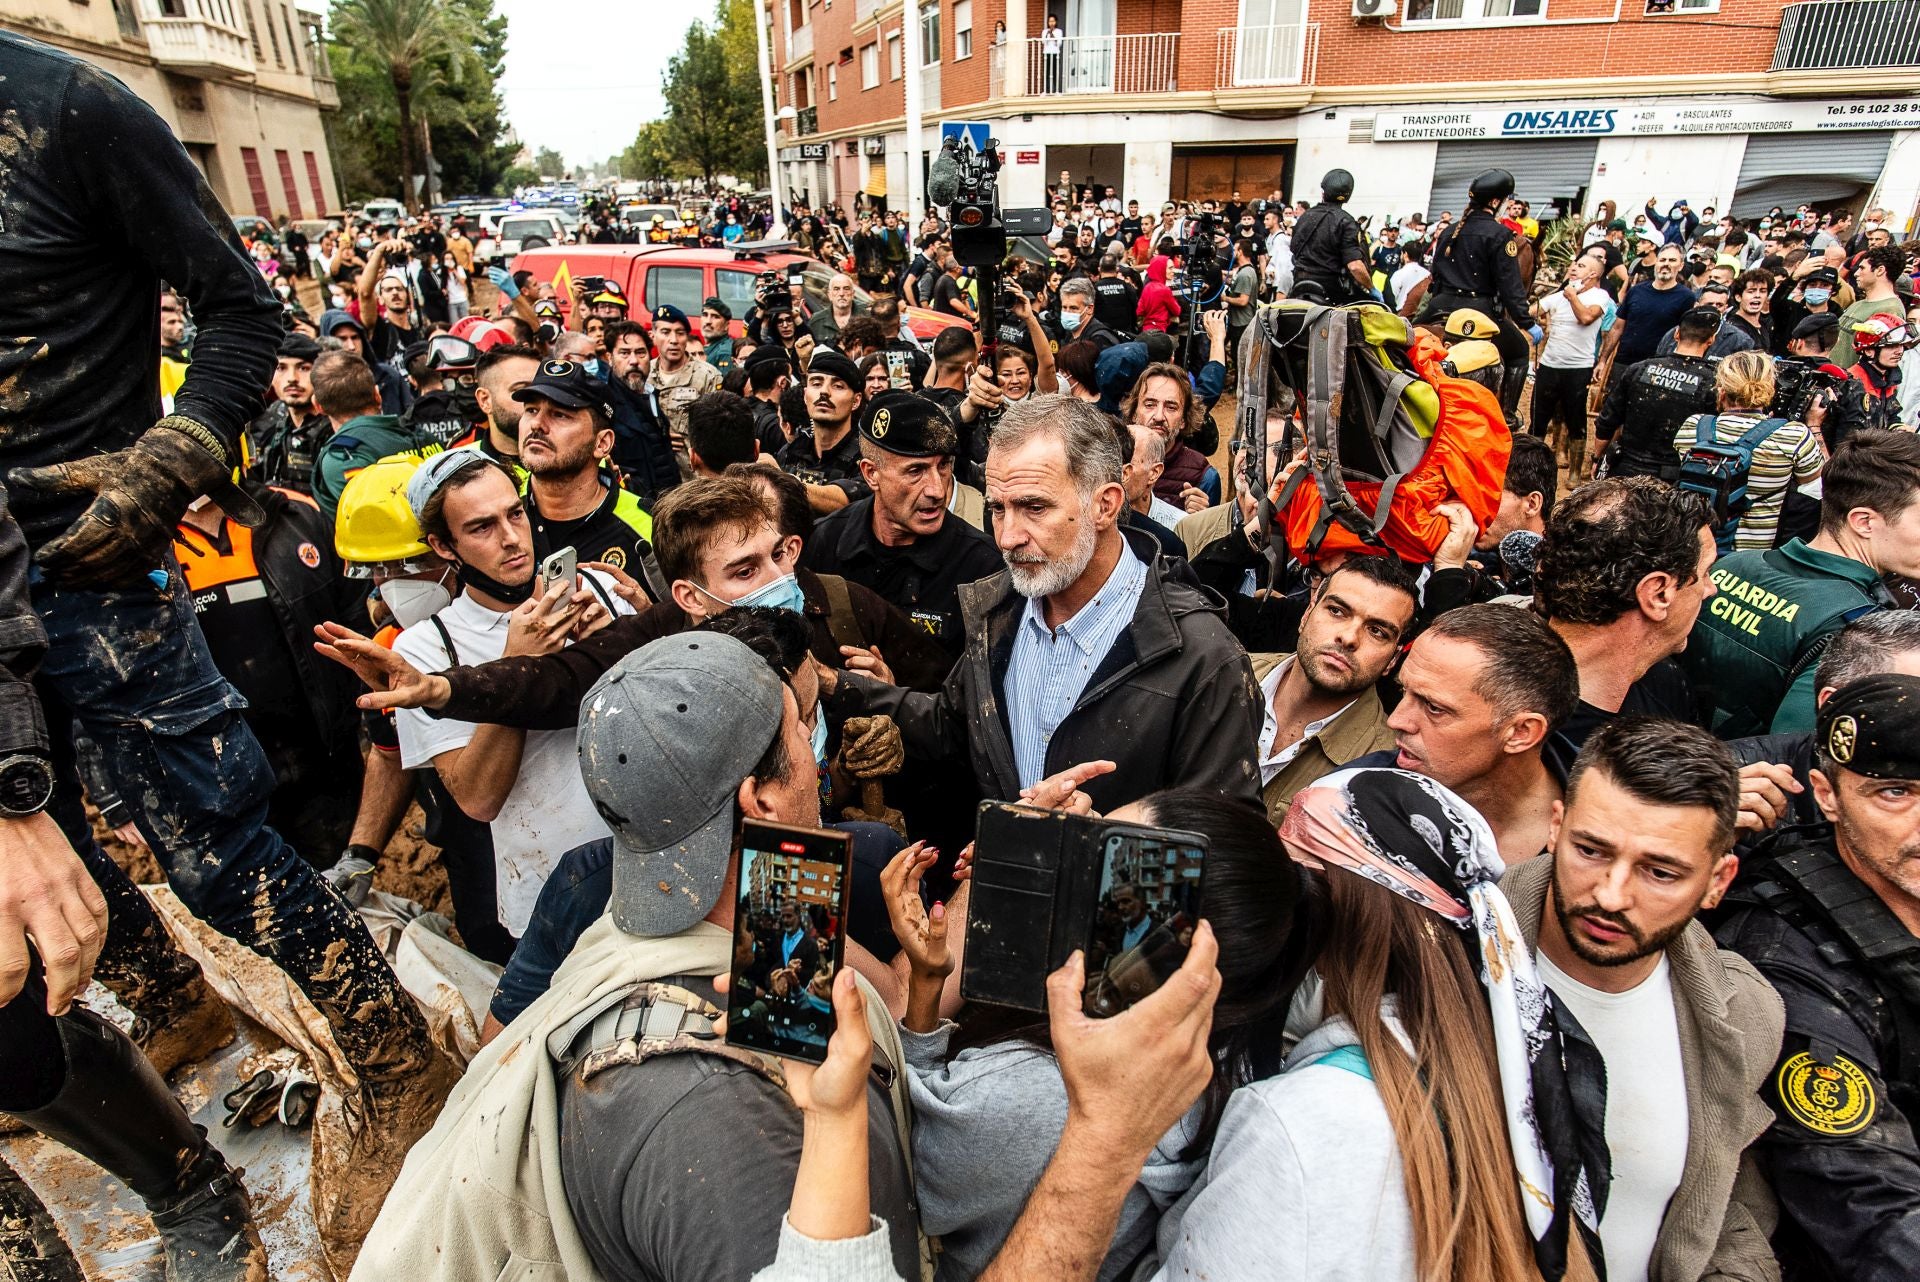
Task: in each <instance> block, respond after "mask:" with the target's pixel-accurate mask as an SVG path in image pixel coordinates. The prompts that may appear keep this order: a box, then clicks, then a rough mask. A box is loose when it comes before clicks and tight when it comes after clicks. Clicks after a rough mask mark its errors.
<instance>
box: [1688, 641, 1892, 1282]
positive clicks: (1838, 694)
mask: <svg viewBox="0 0 1920 1282" xmlns="http://www.w3.org/2000/svg"><path fill="white" fill-rule="evenodd" d="M1811 781H1812V784H1813V795H1814V800H1815V801H1816V802H1817V803H1818V805H1819V807H1820V809H1821V811H1822V812H1823V813H1824V814H1825V815H1826V816H1827V818H1828V819H1830V820H1831V821H1832V823H1833V828H1832V830H1831V831H1830V832H1829V831H1827V830H1825V829H1815V828H1808V829H1801V830H1791V829H1790V830H1787V831H1786V832H1783V833H1782V834H1780V835H1779V836H1777V837H1776V838H1774V839H1773V841H1771V842H1769V843H1768V844H1767V845H1765V846H1763V847H1761V850H1760V852H1759V853H1758V855H1757V857H1756V859H1755V861H1754V862H1753V864H1752V866H1751V868H1750V869H1746V870H1743V872H1742V875H1741V878H1740V881H1739V882H1738V883H1736V885H1735V888H1734V891H1733V894H1732V895H1731V896H1729V898H1728V909H1729V911H1728V915H1727V916H1726V917H1725V918H1724V919H1723V920H1722V921H1721V922H1720V923H1719V925H1718V927H1717V929H1716V930H1715V932H1714V934H1715V936H1716V938H1717V939H1718V941H1719V943H1720V945H1721V946H1722V947H1723V948H1727V949H1731V950H1733V951H1735V952H1738V953H1740V954H1741V955H1742V956H1744V957H1746V958H1747V959H1748V960H1749V961H1751V962H1752V963H1753V964H1754V966H1756V967H1757V968H1758V969H1759V971H1760V973H1761V974H1762V975H1763V976H1765V977H1766V979H1767V980H1768V981H1769V982H1770V983H1772V985H1773V986H1774V988H1776V989H1777V990H1779V993H1780V996H1781V998H1782V999H1783V1000H1784V1001H1785V1003H1786V1008H1787V1028H1786V1038H1785V1041H1784V1043H1783V1045H1782V1046H1781V1050H1780V1060H1779V1063H1778V1064H1777V1065H1776V1066H1775V1068H1774V1071H1773V1074H1772V1076H1771V1077H1770V1079H1769V1080H1768V1083H1767V1086H1766V1088H1765V1089H1764V1091H1763V1094H1764V1095H1765V1096H1766V1099H1767V1102H1768V1103H1769V1104H1771V1105H1772V1106H1773V1110H1774V1114H1775V1121H1774V1124H1773V1125H1772V1126H1771V1127H1770V1128H1769V1129H1768V1130H1767V1132H1766V1134H1764V1135H1763V1136H1761V1137H1760V1139H1759V1140H1758V1141H1756V1142H1755V1144H1754V1146H1753V1150H1752V1151H1753V1152H1754V1153H1755V1154H1756V1156H1757V1159H1758V1162H1759V1165H1760V1169H1761V1173H1762V1174H1764V1175H1765V1176H1766V1177H1767V1179H1768V1182H1769V1183H1770V1184H1771V1185H1772V1186H1773V1190H1774V1194H1775V1196H1776V1197H1777V1198H1778V1200H1779V1205H1780V1220H1779V1226H1778V1227H1777V1228H1776V1229H1775V1231H1774V1237H1773V1247H1774V1252H1775V1254H1776V1255H1777V1256H1778V1257H1779V1259H1780V1265H1781V1274H1782V1276H1783V1277H1784V1278H1786V1279H1789V1280H1790V1282H1840V1280H1841V1279H1845V1280H1846V1282H1893V1279H1896V1278H1898V1279H1903V1280H1904V1279H1910V1278H1912V1277H1913V1274H1914V1261H1915V1260H1920V1145H1916V1143H1915V1140H1914V1119H1915V1117H1916V1115H1917V1114H1916V1109H1917V1108H1920V934H1917V933H1916V932H1920V868H1916V866H1915V862H1916V861H1915V854H1916V852H1917V851H1920V678H1916V677H1907V676H1897V675H1879V676H1871V677H1864V678H1862V679H1861V680H1859V681H1855V682H1853V683H1851V684H1849V685H1846V686H1842V687H1841V688H1840V689H1839V690H1836V691H1835V692H1834V693H1833V695H1832V696H1831V697H1830V698H1829V699H1828V700H1827V702H1826V704H1825V705H1824V706H1823V707H1822V708H1821V709H1820V720H1819V724H1818V726H1817V728H1816V731H1815V735H1814V771H1813V774H1812V776H1811Z"/></svg>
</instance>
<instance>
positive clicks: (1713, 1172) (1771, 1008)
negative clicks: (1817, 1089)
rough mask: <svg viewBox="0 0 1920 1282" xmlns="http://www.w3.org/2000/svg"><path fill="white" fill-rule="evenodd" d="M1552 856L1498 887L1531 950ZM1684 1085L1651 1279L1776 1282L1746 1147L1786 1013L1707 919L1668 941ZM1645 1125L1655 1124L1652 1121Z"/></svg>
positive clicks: (1767, 1209) (1760, 1115)
mask: <svg viewBox="0 0 1920 1282" xmlns="http://www.w3.org/2000/svg"><path fill="white" fill-rule="evenodd" d="M1552 877H1553V857H1552V856H1551V855H1541V856H1537V857H1535V858H1533V859H1529V860H1527V861H1526V862H1524V863H1519V864H1515V865H1513V866H1512V867H1511V868H1509V869H1508V870H1507V875H1506V876H1505V877H1502V878H1501V879H1500V886H1501V888H1502V889H1503V890H1505V891H1506V892H1507V898H1508V899H1509V900H1510V901H1511V902H1512V904H1513V912H1514V916H1515V917H1516V918H1518V919H1519V922H1520V932H1521V934H1523V935H1525V936H1526V940H1527V946H1528V947H1529V948H1537V947H1538V946H1539V936H1540V922H1541V919H1542V917H1543V916H1544V915H1545V913H1546V911H1547V887H1548V883H1549V882H1550V881H1551V880H1552ZM1667 964H1668V966H1669V967H1670V968H1671V969H1672V974H1673V996H1674V1003H1673V1004H1674V1014H1675V1016H1676V1017H1677V1022H1678V1024H1679V1027H1680V1063H1681V1068H1682V1070H1683V1071H1684V1073H1685V1075H1686V1082H1687V1098H1686V1108H1687V1165H1686V1169H1685V1170H1684V1171H1683V1172H1682V1173H1681V1176H1680V1187H1679V1188H1678V1189H1677V1190H1675V1192H1674V1195H1673V1200H1672V1201H1671V1202H1669V1203H1668V1204H1667V1216H1666V1219H1665V1220H1664V1221H1663V1222H1662V1223H1661V1225H1660V1237H1659V1240H1658V1241H1656V1242H1655V1243H1654V1248H1653V1261H1652V1267H1651V1268H1650V1269H1649V1270H1648V1276H1649V1278H1650V1279H1652V1282H1702V1280H1711V1282H1778V1279H1779V1277H1780V1265H1779V1263H1778V1261H1776V1260H1775V1259H1774V1257H1773V1248H1772V1246H1771V1245H1769V1243H1768V1238H1769V1237H1770V1236H1771V1235H1772V1233H1773V1226H1774V1221H1775V1220H1776V1219H1777V1218H1778V1208H1777V1206H1776V1204H1775V1202H1774V1200H1773V1193H1772V1191H1771V1190H1770V1189H1768V1187H1767V1184H1766V1181H1765V1180H1764V1179H1763V1178H1762V1177H1761V1175H1760V1172H1759V1170H1758V1168H1757V1167H1756V1166H1755V1164H1754V1160H1753V1155H1752V1153H1751V1151H1750V1149H1749V1146H1750V1145H1751V1144H1752V1143H1753V1141H1754V1140H1756V1139H1758V1138H1759V1136H1760V1134H1761V1132H1763V1131H1765V1130H1766V1129H1767V1127H1769V1126H1771V1125H1772V1124H1773V1110H1772V1109H1770V1108H1768V1107H1767V1105H1766V1104H1765V1103H1763V1102H1762V1101H1761V1099H1760V1087H1761V1084H1762V1083H1763V1082H1765V1081H1766V1078H1767V1075H1768V1074H1769V1073H1770V1072H1772V1070H1773V1066H1774V1062H1775V1061H1776V1059H1777V1058H1778V1057H1779V1054H1780V1038H1781V1034H1782V1033H1783V1032H1784V1030H1785V1028H1786V1008H1785V1007H1784V1006H1783V1005H1782V1004H1781V1001H1780V995H1779V994H1778V993H1776V992H1774V991H1773V987H1772V985H1770V984H1768V983H1767V981H1766V980H1764V979H1762V978H1761V977H1760V972H1759V971H1757V970H1755V969H1754V968H1753V967H1752V965H1750V964H1749V963H1748V961H1747V959H1746V958H1744V957H1742V956H1740V955H1739V954H1738V953H1730V952H1726V951H1724V950H1722V949H1719V948H1716V947H1715V946H1714V942H1713V936H1712V935H1710V934H1708V933H1707V929H1706V927H1704V926H1702V925H1701V924H1700V923H1699V922H1697V921H1696V922H1694V923H1692V924H1691V925H1689V926H1688V927H1687V928H1686V930H1685V932H1683V933H1682V934H1681V936H1680V937H1679V938H1678V939H1676V940H1675V941H1674V942H1673V943H1671V944H1669V945H1668V946H1667ZM1647 1124H1648V1125H1650V1126H1654V1125H1658V1124H1659V1119H1657V1118H1649V1119H1647Z"/></svg>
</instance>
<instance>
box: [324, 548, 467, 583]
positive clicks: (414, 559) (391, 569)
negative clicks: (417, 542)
mask: <svg viewBox="0 0 1920 1282" xmlns="http://www.w3.org/2000/svg"><path fill="white" fill-rule="evenodd" d="M445 564H446V562H444V561H442V560H441V559H440V558H439V557H437V556H434V555H432V554H430V553H424V552H423V553H421V554H420V555H419V556H409V557H404V558H402V559H401V560H398V561H348V562H346V563H344V564H343V565H342V566H341V567H340V573H341V574H342V575H344V576H345V577H347V578H349V579H397V578H400V577H402V576H403V575H408V574H418V573H420V572H421V571H422V570H431V569H435V568H436V567H438V566H442V565H445Z"/></svg>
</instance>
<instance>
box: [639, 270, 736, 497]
mask: <svg viewBox="0 0 1920 1282" xmlns="http://www.w3.org/2000/svg"><path fill="white" fill-rule="evenodd" d="M692 333H693V326H692V325H691V324H689V323H688V321H687V314H686V313H685V312H683V311H681V310H680V309H679V308H678V307H675V306H673V305H672V304H671V303H662V304H661V305H660V306H658V307H656V308H654V309H653V341H654V344H655V345H656V347H657V348H658V351H657V353H656V355H657V356H658V358H659V359H657V360H656V361H654V363H653V372H652V373H651V374H650V375H649V376H648V378H647V385H648V386H649V387H651V388H653V390H654V391H656V392H658V393H659V394H660V408H661V410H663V411H664V412H665V414H666V419H667V430H668V438H669V439H670V440H671V441H672V443H673V461H674V463H675V464H676V465H677V466H678V467H679V469H680V479H681V480H683V481H685V480H689V479H691V478H692V476H693V464H692V462H691V461H690V460H689V459H688V458H687V406H689V405H691V404H693V402H694V401H695V400H696V399H698V398H699V397H702V396H705V395H706V394H707V393H708V392H717V391H719V390H720V371H719V370H717V369H715V368H714V367H713V366H711V365H709V364H707V363H706V361H704V360H702V359H701V358H700V357H698V356H695V355H693V354H692V353H691V352H690V351H689V350H688V348H687V340H688V337H689V336H690V335H691V334H692Z"/></svg>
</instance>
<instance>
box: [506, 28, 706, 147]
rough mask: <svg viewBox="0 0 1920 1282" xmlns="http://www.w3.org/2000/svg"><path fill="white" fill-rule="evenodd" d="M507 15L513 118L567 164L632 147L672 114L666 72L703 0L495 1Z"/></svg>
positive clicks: (534, 142) (527, 138) (528, 137)
mask: <svg viewBox="0 0 1920 1282" xmlns="http://www.w3.org/2000/svg"><path fill="white" fill-rule="evenodd" d="M494 7H495V10H496V12H499V13H501V14H504V15H505V16H506V19H507V73H506V77H505V79H503V80H502V81H501V83H500V91H501V97H502V98H504V99H505V100H506V104H507V117H508V119H510V120H511V121H512V122H513V127H514V128H515V129H516V130H517V131H518V132H519V134H520V139H521V141H523V142H525V143H526V144H527V145H528V146H530V147H534V148H539V147H552V148H553V149H554V150H555V151H558V152H559V153H560V154H561V155H562V156H565V157H566V159H567V163H568V164H579V163H582V162H586V161H600V160H605V159H606V158H607V157H608V156H611V155H615V154H616V153H618V152H622V151H625V150H626V149H627V145H628V144H629V143H631V142H632V141H633V137H634V135H635V134H636V133H638V132H639V129H640V126H641V124H642V123H643V122H645V121H648V120H653V119H656V118H658V117H659V116H661V115H662V114H664V113H665V110H666V103H665V102H664V101H663V100H662V98H661V96H660V77H661V75H662V74H663V73H664V72H665V71H666V68H667V59H668V58H670V57H672V56H673V55H674V54H675V53H677V52H679V49H680V42H681V39H682V37H683V36H684V35H685V34H686V29H687V26H688V25H689V24H690V23H691V22H692V21H693V20H694V18H696V17H700V18H705V17H707V16H708V12H709V6H707V5H705V4H699V3H696V4H693V5H685V4H675V3H670V2H663V0H497V3H496V4H495V6H494Z"/></svg>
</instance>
